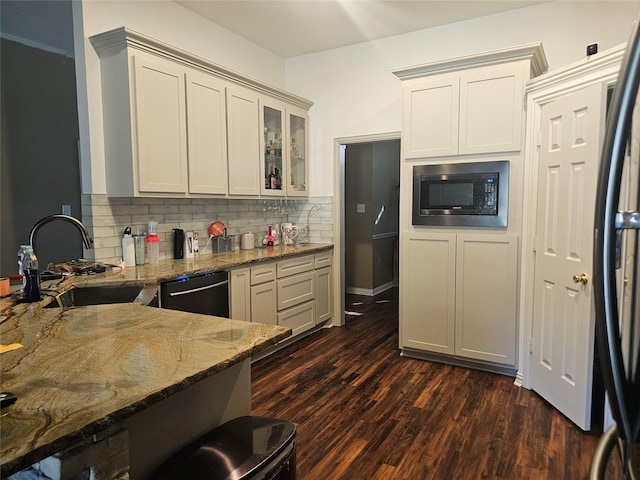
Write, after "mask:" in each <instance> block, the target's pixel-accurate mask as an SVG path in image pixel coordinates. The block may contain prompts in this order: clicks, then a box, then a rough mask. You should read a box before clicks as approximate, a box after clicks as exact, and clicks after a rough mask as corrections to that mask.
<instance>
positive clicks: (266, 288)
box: [251, 282, 276, 325]
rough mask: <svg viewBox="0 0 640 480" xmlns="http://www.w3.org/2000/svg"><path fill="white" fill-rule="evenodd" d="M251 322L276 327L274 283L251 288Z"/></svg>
mask: <svg viewBox="0 0 640 480" xmlns="http://www.w3.org/2000/svg"><path fill="white" fill-rule="evenodd" d="M251 321H252V322H255V323H265V324H267V325H276V282H267V283H263V284H260V285H256V286H254V287H251Z"/></svg>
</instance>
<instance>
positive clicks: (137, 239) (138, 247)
mask: <svg viewBox="0 0 640 480" xmlns="http://www.w3.org/2000/svg"><path fill="white" fill-rule="evenodd" d="M145 240H146V237H145V236H144V235H142V234H140V232H138V234H137V235H134V236H133V243H134V245H135V252H136V254H135V255H136V265H144V246H145Z"/></svg>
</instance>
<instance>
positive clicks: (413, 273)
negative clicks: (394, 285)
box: [400, 233, 456, 355]
mask: <svg viewBox="0 0 640 480" xmlns="http://www.w3.org/2000/svg"><path fill="white" fill-rule="evenodd" d="M402 248H403V253H402V255H403V256H404V264H411V268H405V269H403V270H402V271H401V275H402V280H401V284H400V287H401V288H400V295H401V300H400V348H414V349H418V350H424V351H428V352H436V353H444V354H449V355H453V354H454V326H455V276H456V267H455V265H456V235H455V234H445V233H443V234H420V235H419V236H418V235H416V236H408V238H406V240H405V241H404V243H403V245H402Z"/></svg>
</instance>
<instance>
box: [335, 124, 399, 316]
mask: <svg viewBox="0 0 640 480" xmlns="http://www.w3.org/2000/svg"><path fill="white" fill-rule="evenodd" d="M335 145H336V159H337V163H338V168H337V169H336V182H335V196H336V202H335V204H336V209H335V211H336V215H337V216H338V217H339V218H338V219H337V220H338V221H337V222H336V227H335V228H336V232H335V238H336V248H335V250H336V258H337V259H338V260H339V264H340V275H339V285H338V286H337V288H336V289H335V291H336V294H337V295H336V297H337V298H338V299H339V301H338V302H336V303H338V304H339V305H337V307H338V309H339V310H338V313H339V316H338V319H339V321H338V322H337V324H338V325H344V324H345V318H346V316H345V311H346V310H348V309H347V308H346V307H347V302H346V299H345V295H347V292H349V294H350V295H352V296H353V295H357V296H361V297H362V299H363V301H366V300H367V299H370V300H373V297H375V296H376V295H379V294H381V293H383V292H386V291H387V290H392V289H394V290H395V295H397V288H398V260H397V258H398V254H399V246H398V245H399V242H398V234H399V219H398V214H399V191H400V132H393V133H388V134H376V135H367V136H358V137H348V138H340V139H336V141H335ZM393 293H394V292H391V294H393ZM383 296H384V295H383ZM382 300H385V299H382ZM374 301H375V300H374Z"/></svg>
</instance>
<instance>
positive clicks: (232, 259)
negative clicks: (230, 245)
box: [73, 243, 333, 287]
mask: <svg viewBox="0 0 640 480" xmlns="http://www.w3.org/2000/svg"><path fill="white" fill-rule="evenodd" d="M332 248H333V245H332V244H314V243H311V244H307V245H294V246H284V245H276V246H274V247H264V248H255V249H253V250H232V251H230V252H224V253H218V254H202V255H199V256H198V257H196V258H189V259H182V260H161V261H160V263H158V264H157V265H143V266H139V267H126V268H123V269H122V270H121V271H112V272H106V273H105V274H98V275H87V276H77V277H73V285H74V286H78V287H83V286H88V285H100V284H110V285H116V284H125V283H140V282H142V283H157V282H161V281H164V280H171V279H173V278H176V277H178V276H180V275H184V274H186V273H189V274H196V273H201V272H209V271H212V270H231V269H233V268H239V267H243V266H250V265H251V264H254V263H257V262H264V261H270V260H278V259H281V258H284V257H291V256H295V255H303V254H309V253H315V252H321V251H324V250H329V249H332Z"/></svg>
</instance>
